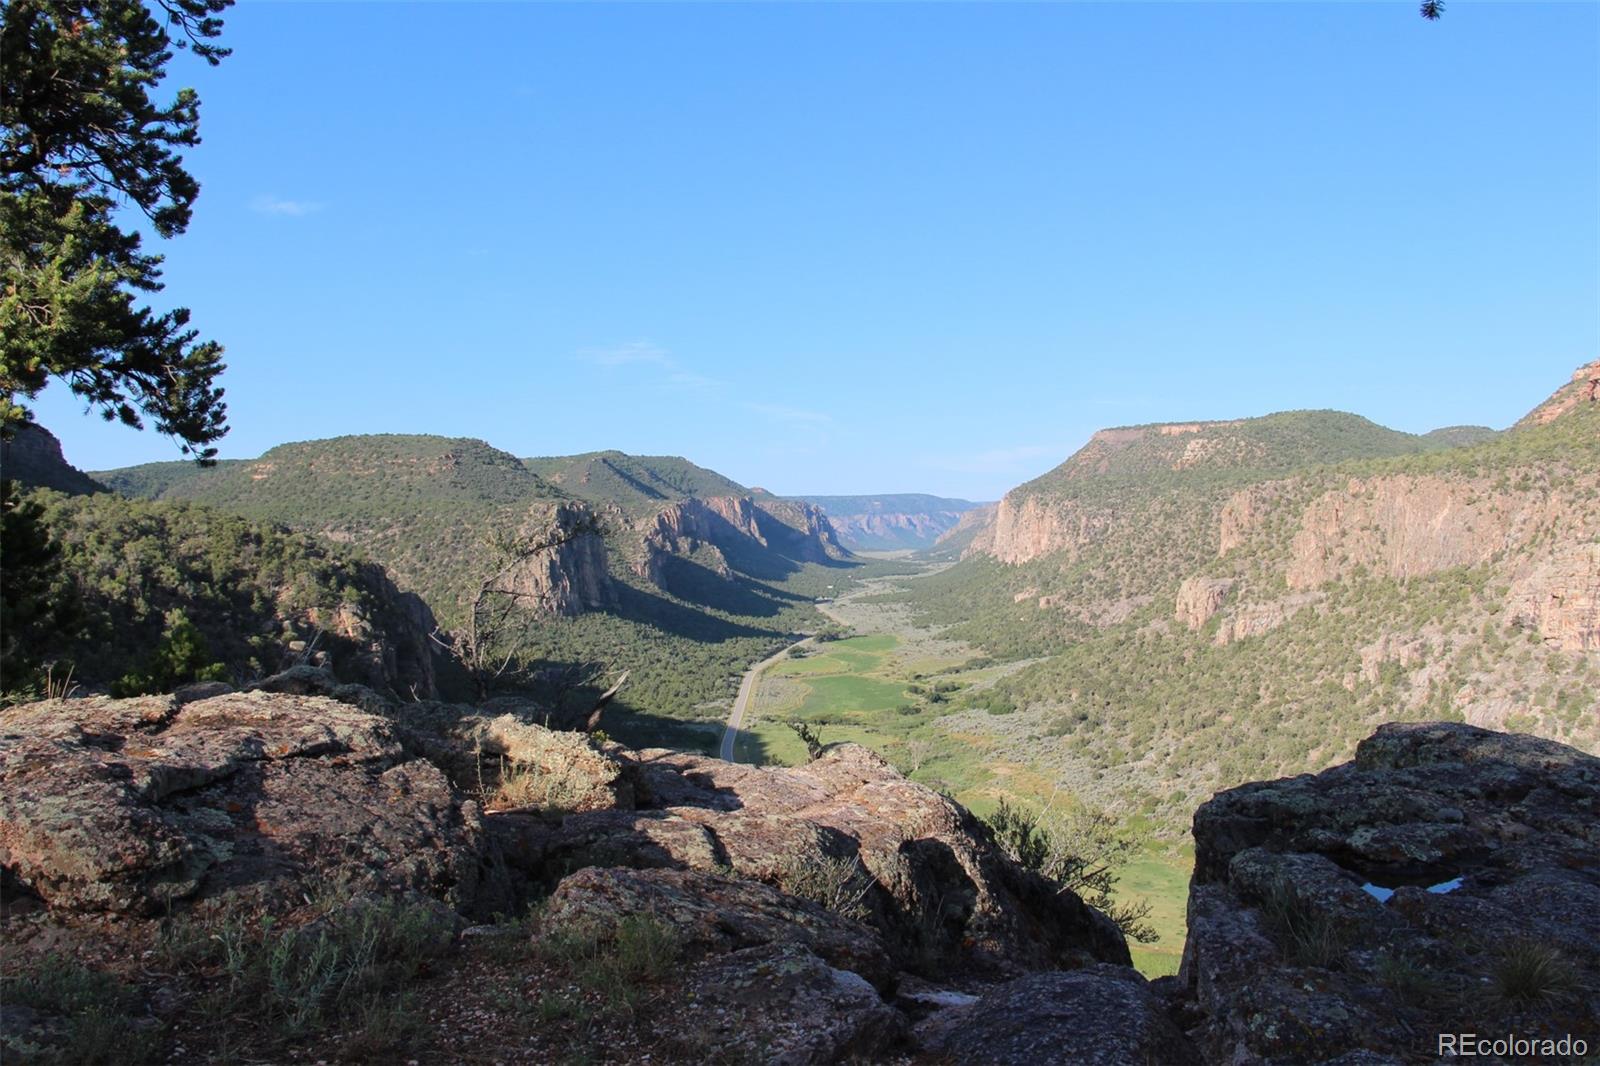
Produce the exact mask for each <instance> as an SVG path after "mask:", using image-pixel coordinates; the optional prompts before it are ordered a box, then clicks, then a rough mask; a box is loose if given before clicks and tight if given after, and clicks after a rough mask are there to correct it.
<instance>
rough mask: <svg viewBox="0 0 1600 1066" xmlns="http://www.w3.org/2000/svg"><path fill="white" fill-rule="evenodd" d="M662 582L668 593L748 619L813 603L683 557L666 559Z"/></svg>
mask: <svg viewBox="0 0 1600 1066" xmlns="http://www.w3.org/2000/svg"><path fill="white" fill-rule="evenodd" d="M661 582H662V585H663V586H664V588H665V589H666V591H667V592H668V593H670V594H671V595H672V596H674V597H676V598H678V599H680V600H688V601H689V602H691V603H694V604H700V605H703V606H706V607H710V608H712V609H714V610H718V611H725V612H727V613H728V614H735V615H742V616H744V617H746V618H771V617H772V616H774V615H776V614H778V613H780V612H781V611H782V610H783V609H784V608H785V607H788V606H792V605H793V604H796V603H809V602H811V597H810V596H807V595H803V594H801V593H798V592H790V591H789V590H787V589H781V588H773V587H772V586H770V585H766V584H763V583H762V582H760V581H757V580H754V579H752V578H749V577H744V576H742V575H738V574H735V575H734V576H733V577H723V576H722V575H720V574H718V573H716V572H715V571H713V570H711V569H709V568H708V567H705V566H702V565H701V564H699V563H696V562H692V561H690V560H688V559H682V558H669V559H666V560H664V561H663V563H662V569H661Z"/></svg>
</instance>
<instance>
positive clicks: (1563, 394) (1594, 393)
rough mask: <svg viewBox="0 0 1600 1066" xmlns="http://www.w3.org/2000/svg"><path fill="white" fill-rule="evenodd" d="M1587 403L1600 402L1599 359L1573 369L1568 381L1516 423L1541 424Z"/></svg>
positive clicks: (1523, 424) (1552, 420)
mask: <svg viewBox="0 0 1600 1066" xmlns="http://www.w3.org/2000/svg"><path fill="white" fill-rule="evenodd" d="M1589 404H1600V359H1596V360H1595V361H1594V362H1592V363H1585V364H1584V365H1583V366H1580V367H1579V368H1578V369H1576V370H1574V371H1573V372H1572V380H1571V381H1570V382H1568V383H1567V384H1566V385H1564V386H1562V387H1561V388H1560V389H1558V390H1557V391H1556V393H1555V395H1553V396H1551V397H1550V398H1549V399H1548V400H1546V401H1545V402H1544V403H1542V404H1540V405H1539V406H1538V407H1535V408H1534V409H1533V410H1532V411H1529V412H1528V414H1527V415H1526V416H1524V418H1523V419H1522V421H1520V422H1518V423H1517V425H1519V426H1542V425H1545V424H1546V423H1549V422H1554V421H1555V420H1556V419H1558V418H1560V417H1561V416H1562V415H1566V414H1570V413H1571V412H1573V411H1576V410H1578V409H1579V408H1580V407H1584V406H1587V405H1589Z"/></svg>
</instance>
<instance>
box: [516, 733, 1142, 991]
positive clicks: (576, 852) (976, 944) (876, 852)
mask: <svg viewBox="0 0 1600 1066" xmlns="http://www.w3.org/2000/svg"><path fill="white" fill-rule="evenodd" d="M615 755H616V757H617V758H619V759H621V760H622V761H623V763H624V764H625V765H626V767H627V769H628V777H629V779H630V780H631V783H632V787H631V793H632V799H633V809H632V810H603V811H593V812H589V813H579V814H572V815H568V816H566V817H565V818H562V819H560V820H550V819H538V818H530V819H522V820H516V819H504V818H497V819H494V820H492V824H491V829H492V831H493V832H494V833H495V834H496V835H497V836H498V837H499V839H500V840H501V842H502V845H503V847H504V849H505V853H506V855H507V858H508V860H509V861H510V862H511V864H512V865H513V866H514V867H516V868H519V869H522V870H524V871H528V872H530V873H533V874H535V875H540V874H542V875H543V876H549V875H550V874H552V873H557V874H559V873H562V872H565V871H569V870H577V869H581V868H583V867H586V866H596V865H600V866H621V867H635V868H671V869H694V870H702V871H706V870H718V869H722V870H731V871H732V872H733V873H735V874H737V875H739V876H741V877H745V878H750V879H753V880H757V881H762V882H766V883H769V884H772V885H774V886H776V887H778V888H780V889H782V890H783V891H785V892H787V893H789V894H791V895H798V896H804V897H807V898H810V899H813V900H817V901H819V902H822V903H823V904H824V905H825V906H829V907H831V908H833V909H835V910H840V911H842V912H844V913H848V914H851V915H852V916H854V917H858V918H859V919H861V921H862V922H864V923H865V924H866V925H868V926H870V927H872V928H873V929H875V930H876V931H877V933H878V934H879V935H881V937H882V938H883V942H884V943H885V944H886V946H887V948H888V950H889V952H890V954H891V955H892V956H893V957H894V959H895V961H896V963H897V965H899V966H901V967H902V968H907V969H914V970H918V971H921V972H925V973H927V972H933V973H937V972H942V971H947V970H952V969H960V970H963V971H971V970H977V971H985V972H988V973H991V974H993V975H995V976H1005V975H1010V974H1016V973H1021V972H1025V971H1028V970H1037V969H1046V968H1051V967H1072V966H1082V965H1087V964H1092V963H1095V962H1111V963H1119V964H1122V965H1128V963H1129V956H1128V949H1127V944H1126V941H1125V940H1124V939H1123V936H1122V933H1121V932H1120V931H1119V930H1118V929H1117V928H1116V926H1115V925H1114V924H1113V923H1112V922H1111V921H1110V920H1109V919H1107V918H1106V917H1105V916H1104V915H1102V914H1100V913H1099V912H1098V911H1096V910H1094V909H1093V908H1091V907H1089V906H1087V905H1085V904H1084V903H1083V902H1082V901H1081V900H1079V899H1078V897H1077V896H1075V895H1073V894H1071V893H1070V892H1059V891H1057V890H1056V889H1055V888H1054V887H1053V886H1051V885H1050V884H1049V883H1048V882H1046V881H1045V880H1043V879H1042V878H1040V877H1038V876H1037V875H1035V874H1033V873H1030V872H1029V871H1026V870H1024V869H1022V868H1021V867H1019V866H1018V865H1017V864H1016V863H1015V862H1013V861H1012V860H1011V858H1010V857H1009V856H1007V855H1006V854H1005V853H1004V852H1003V851H1002V850H1001V849H1000V848H999V847H997V846H996V845H995V844H994V843H993V842H992V841H991V840H990V839H989V836H988V833H987V830H986V829H985V828H984V827H983V826H982V825H981V823H979V822H978V821H977V820H976V819H975V818H974V817H973V816H972V815H971V814H970V813H969V812H968V811H966V810H965V809H964V808H962V807H960V806H959V805H957V804H955V803H953V802H952V801H950V800H949V799H947V798H945V797H944V796H942V795H940V794H939V793H937V792H934V791H933V790H932V789H929V788H926V787H924V786H921V785H917V784H914V783H912V782H910V781H907V780H906V779H905V778H904V777H902V776H901V775H900V774H899V773H898V772H897V771H896V770H895V769H894V768H893V767H892V766H890V765H889V764H888V763H887V762H885V761H884V760H883V759H882V758H880V757H879V756H877V755H875V754H874V753H872V752H871V751H868V750H867V749H865V748H862V747H859V746H857V745H853V744H842V745H837V746H834V747H832V748H830V749H828V750H827V751H826V752H825V753H824V754H823V755H822V757H820V758H819V759H817V760H816V761H815V762H812V763H810V764H808V765H806V766H802V767H793V768H788V769H775V768H758V767H752V766H745V765H740V764H737V763H727V762H723V761H721V760H719V759H713V758H709V757H706V756H701V755H693V754H686V753H683V752H674V751H643V752H627V751H618V752H616V753H615Z"/></svg>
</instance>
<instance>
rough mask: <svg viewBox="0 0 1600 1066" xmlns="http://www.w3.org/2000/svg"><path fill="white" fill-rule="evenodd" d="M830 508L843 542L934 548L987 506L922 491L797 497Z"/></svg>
mask: <svg viewBox="0 0 1600 1066" xmlns="http://www.w3.org/2000/svg"><path fill="white" fill-rule="evenodd" d="M793 498H794V499H799V500H804V501H805V502H807V503H812V504H815V505H816V506H818V507H820V508H822V509H823V510H824V511H826V512H827V515H828V520H829V522H831V523H832V524H833V528H834V530H835V531H836V532H837V533H838V535H839V541H840V543H842V544H843V545H845V547H847V548H850V549H851V550H852V551H897V550H903V549H910V550H913V551H918V550H922V549H925V548H931V547H933V546H934V544H935V543H937V542H938V540H939V539H940V538H941V537H943V536H945V535H946V534H947V533H949V532H951V531H952V530H954V529H955V528H956V526H957V525H959V524H960V522H961V519H962V518H963V517H964V516H965V515H966V514H968V513H969V512H971V511H972V510H974V509H975V508H978V507H981V506H984V505H982V504H976V503H973V502H972V501H970V500H957V499H947V498H945V497H941V496H927V495H923V494H921V493H886V494H884V495H881V496H799V497H793Z"/></svg>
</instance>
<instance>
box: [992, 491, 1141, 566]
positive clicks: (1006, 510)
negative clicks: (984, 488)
mask: <svg viewBox="0 0 1600 1066" xmlns="http://www.w3.org/2000/svg"><path fill="white" fill-rule="evenodd" d="M1115 521H1116V515H1115V513H1114V512H1112V511H1110V510H1104V509H1101V508H1098V507H1088V506H1084V505H1083V504H1080V503H1078V502H1077V501H1073V500H1058V501H1050V500H1047V499H1045V498H1043V497H1040V496H1031V495H1029V496H1021V497H1018V496H1016V495H1015V494H1007V496H1006V498H1005V499H1003V500H1001V501H1000V503H999V506H998V507H996V509H995V514H994V521H993V522H992V523H990V524H989V526H988V528H987V529H986V530H985V531H984V532H983V533H981V534H979V538H978V539H974V541H973V543H972V547H971V548H969V549H968V553H969V554H976V553H978V552H982V553H983V554H986V555H992V556H993V557H994V558H996V559H998V560H1000V561H1001V562H1003V563H1010V564H1012V565H1013V566H1015V565H1017V564H1019V563H1026V562H1030V561H1032V560H1034V559H1038V558H1041V557H1042V556H1046V555H1053V554H1055V553H1056V552H1066V553H1067V556H1068V558H1069V559H1073V558H1076V556H1077V555H1078V553H1080V552H1081V551H1082V550H1083V549H1084V548H1085V547H1087V546H1088V545H1089V544H1092V543H1093V542H1095V541H1096V540H1099V539H1100V538H1102V537H1104V536H1105V535H1106V534H1107V533H1108V532H1109V531H1110V530H1111V529H1112V528H1113V525H1114V523H1115Z"/></svg>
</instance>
